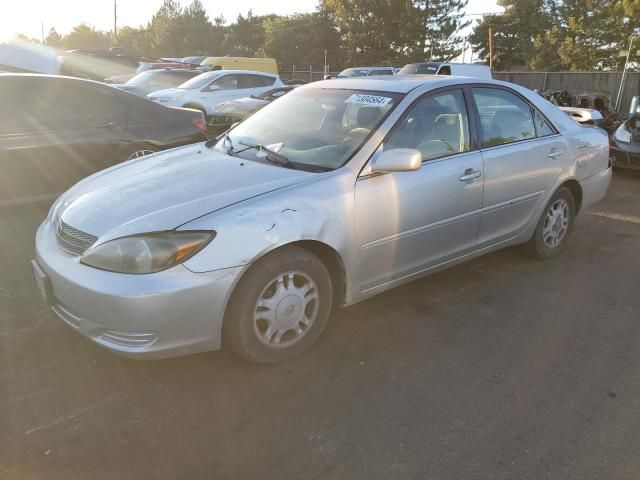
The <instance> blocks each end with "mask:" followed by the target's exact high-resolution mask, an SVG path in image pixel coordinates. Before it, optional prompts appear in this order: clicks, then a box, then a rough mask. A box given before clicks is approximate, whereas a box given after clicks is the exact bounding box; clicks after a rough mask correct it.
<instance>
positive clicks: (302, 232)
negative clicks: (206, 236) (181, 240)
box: [180, 168, 358, 272]
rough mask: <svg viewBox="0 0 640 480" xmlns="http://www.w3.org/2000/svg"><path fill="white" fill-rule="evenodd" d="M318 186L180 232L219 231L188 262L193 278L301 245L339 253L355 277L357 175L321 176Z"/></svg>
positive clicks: (243, 206) (233, 209)
mask: <svg viewBox="0 0 640 480" xmlns="http://www.w3.org/2000/svg"><path fill="white" fill-rule="evenodd" d="M319 175H321V177H319V179H318V181H315V182H311V183H307V182H305V183H304V185H299V186H293V187H290V188H285V189H283V190H281V191H278V192H272V193H271V194H267V195H266V196H262V197H258V198H254V199H250V200H247V201H245V202H242V203H240V204H236V205H233V206H230V207H227V208H225V209H223V210H221V211H218V212H214V213H212V214H209V215H206V216H204V217H201V218H199V219H196V220H193V221H191V222H189V223H187V224H185V225H183V226H182V227H180V230H201V229H203V230H215V231H216V238H215V239H214V240H213V241H212V242H211V243H210V244H209V245H208V246H207V247H206V248H205V249H204V250H202V251H201V252H199V253H198V254H197V255H195V256H194V257H193V258H191V259H189V260H188V261H187V262H185V264H184V265H185V266H186V267H187V268H188V269H189V270H191V271H193V272H207V271H212V270H220V269H223V268H231V267H237V266H243V265H249V264H251V263H253V262H255V261H256V260H257V259H259V258H261V257H262V256H264V255H265V254H267V253H268V252H270V251H272V250H274V249H276V248H279V247H282V246H283V245H287V244H290V243H293V242H298V241H301V240H313V241H317V242H321V243H324V244H326V245H327V246H329V247H331V248H332V249H334V250H335V251H336V252H338V254H339V255H340V257H341V258H342V260H343V263H344V264H345V268H346V269H347V271H349V264H350V263H352V262H355V261H356V260H355V259H356V258H357V257H356V256H357V251H358V249H357V247H354V245H353V243H354V242H353V239H354V238H356V236H355V232H354V220H353V186H354V184H355V175H354V174H353V172H351V170H349V169H346V168H345V169H340V170H339V171H335V172H330V173H326V174H319Z"/></svg>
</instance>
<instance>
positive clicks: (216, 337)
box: [33, 222, 242, 359]
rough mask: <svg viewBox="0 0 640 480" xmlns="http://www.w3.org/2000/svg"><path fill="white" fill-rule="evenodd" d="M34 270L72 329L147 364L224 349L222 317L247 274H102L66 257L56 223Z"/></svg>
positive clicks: (40, 241)
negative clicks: (235, 286) (155, 359)
mask: <svg viewBox="0 0 640 480" xmlns="http://www.w3.org/2000/svg"><path fill="white" fill-rule="evenodd" d="M33 263H34V273H35V275H36V280H37V283H38V286H39V287H40V291H41V292H42V293H43V296H44V297H45V298H46V301H47V303H48V304H49V305H50V307H51V310H52V311H53V312H54V313H55V314H56V315H57V316H58V317H60V318H61V319H62V320H63V321H64V322H65V323H66V324H67V325H69V326H70V327H72V328H73V329H74V330H76V331H77V332H79V333H81V334H82V335H84V336H85V337H87V338H89V339H91V340H93V341H94V342H96V343H98V344H100V345H102V346H104V347H106V348H108V349H110V350H112V351H114V352H116V353H118V354H121V355H124V356H127V357H134V358H146V359H152V358H166V357H172V356H177V355H183V354H189V353H196V352H203V351H208V350H217V349H219V348H220V344H221V332H222V320H223V317H224V311H225V308H226V305H227V301H228V299H229V296H230V294H231V291H232V289H233V287H234V285H235V284H236V281H237V279H238V278H239V276H240V274H241V271H242V267H234V268H227V269H223V270H218V271H214V272H207V273H193V272H191V271H190V270H188V269H187V268H186V267H184V266H183V265H178V266H176V267H173V268H171V269H169V270H165V271H163V272H159V273H154V274H149V275H127V274H119V273H113V272H106V271H102V270H98V269H95V268H91V267H88V266H86V265H83V264H81V263H80V261H79V258H78V257H73V256H71V255H69V254H67V253H65V252H64V251H62V250H61V249H60V248H59V247H58V245H57V242H56V239H55V234H54V231H53V226H52V224H51V223H50V222H45V223H43V224H42V225H41V226H40V228H39V229H38V233H37V235H36V259H35V261H34V262H33Z"/></svg>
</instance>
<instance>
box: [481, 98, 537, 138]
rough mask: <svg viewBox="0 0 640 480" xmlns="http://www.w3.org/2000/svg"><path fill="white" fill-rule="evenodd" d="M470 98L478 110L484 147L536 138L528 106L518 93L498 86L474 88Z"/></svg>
mask: <svg viewBox="0 0 640 480" xmlns="http://www.w3.org/2000/svg"><path fill="white" fill-rule="evenodd" d="M473 98H474V99H475V102H476V105H477V106H478V112H479V113H480V124H481V130H482V137H483V141H482V146H483V147H492V146H496V145H505V144H507V143H513V142H518V141H520V140H526V139H529V138H535V136H536V129H535V126H534V123H533V117H532V115H531V107H530V106H529V104H528V103H527V102H525V101H524V100H522V99H521V98H520V97H518V96H517V95H515V94H513V93H511V92H508V91H506V90H502V89H498V88H474V89H473Z"/></svg>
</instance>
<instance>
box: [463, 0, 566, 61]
mask: <svg viewBox="0 0 640 480" xmlns="http://www.w3.org/2000/svg"><path fill="white" fill-rule="evenodd" d="M498 3H499V4H500V5H501V6H502V7H504V9H505V12H504V13H503V14H500V15H490V16H486V17H484V18H483V19H482V20H481V21H480V22H478V23H477V24H476V26H475V29H474V31H473V34H472V35H471V44H472V45H473V47H474V50H475V51H476V52H477V53H478V55H479V56H480V58H483V59H485V60H488V59H489V29H490V28H491V30H492V32H493V65H494V68H496V69H499V70H509V69H512V68H514V67H517V68H528V67H529V63H530V61H531V59H532V58H533V56H534V53H535V52H536V49H537V47H536V40H537V41H538V42H539V44H540V45H542V43H544V39H538V36H539V35H540V34H541V32H547V31H548V30H549V29H550V27H551V25H552V22H551V11H552V5H551V4H550V3H547V1H546V0H499V2H498ZM543 35H546V33H543ZM554 63H557V58H556V59H554Z"/></svg>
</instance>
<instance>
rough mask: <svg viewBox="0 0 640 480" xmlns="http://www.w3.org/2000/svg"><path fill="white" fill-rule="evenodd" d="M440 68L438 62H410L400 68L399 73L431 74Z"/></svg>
mask: <svg viewBox="0 0 640 480" xmlns="http://www.w3.org/2000/svg"><path fill="white" fill-rule="evenodd" d="M437 70H438V64H437V63H410V64H409V65H405V66H404V67H402V68H401V69H400V71H399V72H398V75H414V74H431V75H435V73H436V71H437Z"/></svg>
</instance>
